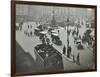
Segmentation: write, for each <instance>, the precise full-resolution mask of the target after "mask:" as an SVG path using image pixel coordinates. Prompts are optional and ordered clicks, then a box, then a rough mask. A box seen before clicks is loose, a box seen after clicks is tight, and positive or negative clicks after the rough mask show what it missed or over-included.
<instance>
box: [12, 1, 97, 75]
mask: <svg viewBox="0 0 100 77" xmlns="http://www.w3.org/2000/svg"><path fill="white" fill-rule="evenodd" d="M96 57H97V6H96V5H79V4H64V3H63V4H62V3H47V2H30V1H11V75H12V76H26V75H42V74H58V73H74V72H90V71H96V70H97V58H96Z"/></svg>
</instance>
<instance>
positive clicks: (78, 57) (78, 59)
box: [77, 53, 80, 65]
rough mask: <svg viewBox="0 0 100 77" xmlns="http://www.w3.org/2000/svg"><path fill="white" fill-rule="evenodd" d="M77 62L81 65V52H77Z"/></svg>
mask: <svg viewBox="0 0 100 77" xmlns="http://www.w3.org/2000/svg"><path fill="white" fill-rule="evenodd" d="M77 64H79V65H80V53H78V54H77Z"/></svg>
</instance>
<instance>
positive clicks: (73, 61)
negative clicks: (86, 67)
mask: <svg viewBox="0 0 100 77" xmlns="http://www.w3.org/2000/svg"><path fill="white" fill-rule="evenodd" d="M73 62H75V55H74V54H73Z"/></svg>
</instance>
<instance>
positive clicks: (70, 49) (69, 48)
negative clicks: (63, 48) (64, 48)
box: [68, 46, 72, 57]
mask: <svg viewBox="0 0 100 77" xmlns="http://www.w3.org/2000/svg"><path fill="white" fill-rule="evenodd" d="M68 51H69V57H70V56H71V51H72V48H71V46H69V47H68Z"/></svg>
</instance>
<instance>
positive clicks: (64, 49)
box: [63, 45, 66, 55]
mask: <svg viewBox="0 0 100 77" xmlns="http://www.w3.org/2000/svg"><path fill="white" fill-rule="evenodd" d="M63 54H64V55H65V54H66V47H65V45H64V47H63Z"/></svg>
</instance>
